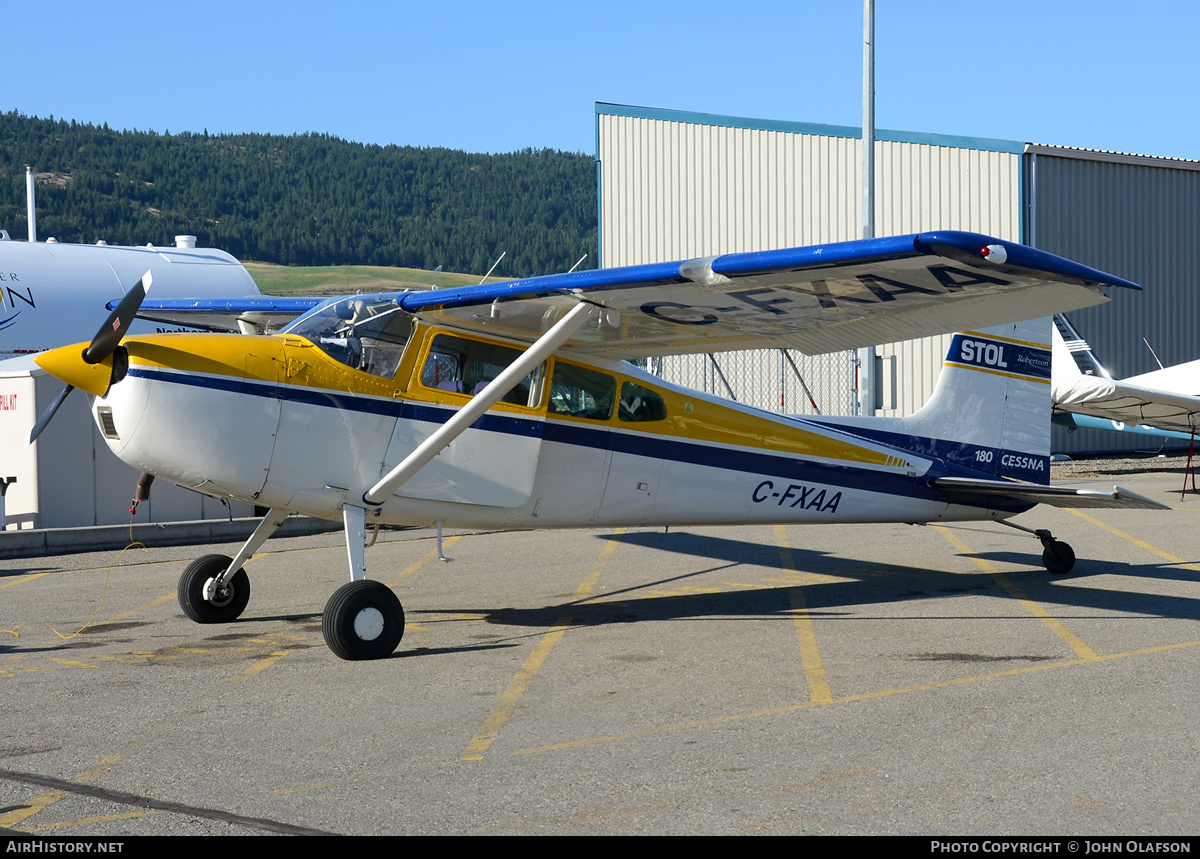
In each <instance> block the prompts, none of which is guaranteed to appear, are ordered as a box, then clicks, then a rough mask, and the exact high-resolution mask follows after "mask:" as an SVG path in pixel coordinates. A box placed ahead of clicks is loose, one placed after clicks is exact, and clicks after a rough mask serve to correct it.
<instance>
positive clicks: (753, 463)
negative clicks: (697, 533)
mask: <svg viewBox="0 0 1200 859" xmlns="http://www.w3.org/2000/svg"><path fill="white" fill-rule="evenodd" d="M129 375H130V376H134V377H137V378H142V379H148V380H153V381H161V382H170V383H173V384H180V385H191V386H194V387H198V388H207V389H210V390H218V391H227V392H229V393H236V394H249V395H251V396H257V397H264V398H267V399H278V400H281V401H285V402H295V403H303V404H307V405H313V406H322V407H325V408H332V409H339V410H342V411H350V412H360V413H364V414H375V415H384V416H388V417H395V418H398V419H405V420H416V421H426V422H429V423H437V424H441V423H445V422H446V421H447V420H449V419H450V417H451V416H452V415H453V414H454V413H455V412H456V411H457V409H454V408H451V407H445V406H436V405H431V404H426V403H416V402H413V401H411V400H385V399H381V398H375V397H362V396H355V395H353V394H346V393H341V392H338V391H330V390H327V389H321V388H306V387H301V386H298V385H278V384H270V383H264V382H258V381H254V380H250V379H232V378H229V377H220V376H198V375H192V374H187V373H179V372H163V371H160V370H155V369H149V368H146V367H131V368H130V370H129ZM472 426H473V427H475V428H478V429H482V430H485V431H488V432H498V433H504V434H508V435H518V436H523V437H527V438H537V437H541V438H542V439H543V440H544V441H550V442H556V443H559V444H566V445H575V446H579V447H587V448H593V449H600V450H611V451H613V452H614V453H622V454H628V455H631V456H644V457H647V458H650V459H661V460H666V461H669V462H677V463H683V464H688V465H697V466H704V467H708V468H720V469H724V470H728V471H736V472H739V473H744V474H752V475H756V476H763V477H767V476H769V477H775V478H782V479H787V480H793V481H797V482H806V483H818V484H825V485H827V486H834V487H840V488H845V489H860V490H866V491H870V492H880V493H884V494H890V495H899V496H904V497H907V498H914V499H923V500H928V501H935V502H945V501H947V500H949V499H950V496H948V495H947V494H946V493H945V492H943V491H940V490H938V489H934V488H933V487H931V486H930V485H929V480H930V479H931V478H933V477H941V476H945V474H946V473H947V469H946V468H945V467H944V466H943V467H942V468H937V467H936V466H935V469H934V470H932V471H931V472H930V473H928V474H926V475H923V476H920V477H909V476H907V475H904V474H898V473H896V472H892V471H877V470H872V469H866V468H859V467H856V466H853V465H834V464H830V463H823V462H814V461H812V460H808V459H804V458H803V457H801V456H799V455H796V454H784V453H774V452H767V451H752V450H746V449H742V448H736V447H730V446H726V445H719V446H717V445H712V446H710V445H706V444H702V443H699V442H695V441H688V440H683V439H679V438H671V437H665V436H661V435H657V434H653V433H648V432H646V433H643V432H636V431H633V432H631V431H621V430H616V429H614V428H612V427H608V426H596V427H592V426H586V425H583V424H577V423H574V422H568V421H558V420H544V419H541V418H536V419H533V418H527V417H522V416H517V415H505V414H499V413H495V412H489V413H487V414H485V415H484V416H483V417H482V418H480V419H479V420H478V421H476V422H475V423H474V424H472ZM838 429H839V431H842V432H844V431H845V428H843V427H839V428H838ZM901 449H903V448H901ZM953 470H954V471H955V472H960V473H961V470H960V469H953ZM998 500H999V499H992V500H991V501H990V502H989V501H988V500H986V499H980V500H979V502H978V503H977V504H971V503H970V502H966V503H967V504H968V505H969V506H980V507H986V506H989V503H991V504H997V502H998ZM956 503H964V502H963V501H962V500H961V496H960V498H959V499H956ZM1003 506H1004V509H1009V508H1010V507H1011V506H1012V505H1011V504H1005V505H1003ZM1028 506H1029V505H1027V504H1021V505H1020V509H1026V508H1027V507H1028Z"/></svg>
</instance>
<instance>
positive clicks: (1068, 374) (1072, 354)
mask: <svg viewBox="0 0 1200 859" xmlns="http://www.w3.org/2000/svg"><path fill="white" fill-rule="evenodd" d="M1052 333H1053V337H1054V356H1053V359H1052V377H1051V380H1052V381H1051V392H1052V396H1053V399H1054V412H1055V414H1056V415H1059V414H1078V415H1085V416H1088V417H1092V418H1102V419H1105V420H1109V421H1118V422H1120V423H1122V424H1126V425H1128V426H1130V427H1132V426H1137V425H1143V426H1146V427H1153V428H1155V429H1160V430H1167V431H1171V432H1176V433H1183V434H1185V435H1187V436H1189V437H1190V434H1191V433H1192V431H1193V430H1194V429H1195V428H1196V426H1197V421H1198V419H1200V395H1197V394H1193V393H1190V392H1191V391H1197V390H1200V361H1192V362H1189V363H1187V364H1179V365H1177V366H1174V367H1167V368H1165V369H1163V370H1156V371H1154V372H1152V373H1146V374H1144V375H1141V376H1132V377H1130V378H1128V379H1113V378H1112V377H1111V375H1110V374H1109V372H1108V370H1106V369H1105V368H1104V366H1103V365H1102V364H1101V363H1100V362H1099V361H1098V360H1097V359H1096V356H1095V354H1094V353H1093V352H1092V350H1091V347H1090V346H1088V344H1087V343H1086V342H1085V341H1084V340H1083V338H1082V337H1080V336H1079V333H1078V332H1077V331H1076V330H1075V328H1074V327H1073V326H1072V325H1071V323H1070V322H1069V321H1068V320H1067V319H1066V318H1065V317H1063V316H1056V317H1055V318H1054V331H1053V332H1052ZM1107 428H1108V429H1113V428H1114V427H1107Z"/></svg>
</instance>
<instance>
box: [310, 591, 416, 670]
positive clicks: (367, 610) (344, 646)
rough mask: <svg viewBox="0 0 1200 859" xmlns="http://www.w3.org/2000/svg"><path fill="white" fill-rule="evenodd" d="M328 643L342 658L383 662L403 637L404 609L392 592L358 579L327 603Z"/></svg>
mask: <svg viewBox="0 0 1200 859" xmlns="http://www.w3.org/2000/svg"><path fill="white" fill-rule="evenodd" d="M321 633H322V635H324V636H325V643H326V644H327V645H329V649H330V650H332V651H333V652H334V654H335V655H337V656H340V657H341V658H342V659H382V658H383V657H385V656H389V655H391V653H392V652H393V651H394V650H395V649H396V647H397V646H398V645H399V644H400V638H401V637H402V636H403V635H404V608H403V607H402V606H401V605H400V600H399V599H398V598H397V597H396V594H394V593H393V592H392V589H391V588H389V587H387V586H386V585H384V584H381V583H380V582H376V581H372V580H370V579H359V580H358V581H353V582H349V583H347V584H344V585H342V586H341V587H340V588H338V589H337V590H336V591H334V592H333V596H331V597H330V598H329V602H328V603H326V604H325V614H324V615H323V616H322V618H321Z"/></svg>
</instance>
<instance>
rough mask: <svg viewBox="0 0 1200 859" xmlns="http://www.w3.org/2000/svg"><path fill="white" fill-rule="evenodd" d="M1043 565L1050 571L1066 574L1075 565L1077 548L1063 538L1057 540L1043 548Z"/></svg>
mask: <svg viewBox="0 0 1200 859" xmlns="http://www.w3.org/2000/svg"><path fill="white" fill-rule="evenodd" d="M1042 566H1044V567H1045V568H1046V572H1048V573H1053V574H1054V575H1056V576H1062V575H1065V574H1067V573H1069V572H1071V569H1072V568H1073V567H1074V566H1075V550H1074V549H1072V548H1071V547H1070V546H1069V545H1067V544H1066V543H1064V542H1062V541H1061V540H1055V541H1054V542H1053V543H1051V544H1050V546H1049V547H1048V548H1046V549H1043V550H1042Z"/></svg>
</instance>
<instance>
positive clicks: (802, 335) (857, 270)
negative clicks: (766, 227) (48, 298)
mask: <svg viewBox="0 0 1200 859" xmlns="http://www.w3.org/2000/svg"><path fill="white" fill-rule="evenodd" d="M1108 286H1122V287H1127V288H1132V289H1140V287H1139V286H1137V284H1134V283H1130V282H1129V281H1126V280H1122V279H1121V278H1116V277H1113V276H1111V275H1108V274H1105V273H1103V272H1100V271H1097V270H1095V269H1092V268H1089V267H1087V266H1083V265H1080V264H1078V263H1074V262H1070V261H1069V260H1065V259H1062V258H1061V257H1057V256H1054V255H1052V254H1047V253H1044V252H1042V251H1037V250H1034V249H1032V248H1027V247H1024V246H1023V245H1018V244H1013V243H1010V242H1005V241H1001V240H999V239H994V238H991V237H988V236H983V235H979V234H976V233H964V232H953V231H945V232H930V233H921V234H917V235H907V236H896V237H891V238H882V239H865V240H861V241H854V242H840V243H836V244H826V245H815V246H812V247H804V248H790V249H784V250H774V251H762V252H755V253H736V254H725V255H722V256H716V257H706V258H701V259H693V260H684V261H679V262H669V263H653V264H648V265H639V266H629V267H624V268H611V269H598V270H594V271H583V272H573V273H567V274H557V275H549V276H546V277H535V278H526V279H521V280H512V281H506V282H503V283H493V284H483V285H479V286H471V287H461V288H451V289H434V290H426V291H413V292H404V293H399V294H397V295H396V297H395V303H396V305H397V306H398V307H400V308H401V309H403V310H406V311H408V312H410V313H413V314H417V315H419V316H421V317H423V318H425V319H426V320H427V321H430V322H434V323H437V324H440V325H445V326H449V327H454V328H460V329H465V330H470V331H475V332H479V333H490V334H495V335H499V336H504V337H509V338H513V339H517V340H523V341H527V342H533V341H535V340H537V339H538V338H539V337H541V336H542V335H543V334H544V333H545V332H546V331H547V330H548V329H549V328H550V326H551V325H552V324H553V323H554V322H555V321H556V320H557V319H559V318H561V317H562V316H563V315H564V314H565V313H566V312H567V311H568V310H570V308H571V307H572V306H574V305H575V304H577V303H579V302H580V301H581V300H582V301H584V302H586V303H589V304H593V305H598V306H600V307H603V308H605V309H607V310H608V311H610V312H609V313H607V314H605V316H606V320H605V321H606V322H607V324H601V323H599V322H595V323H592V324H589V325H588V326H586V327H584V328H583V329H581V330H579V331H578V332H576V333H575V334H574V336H573V337H572V339H571V341H570V342H569V344H568V346H569V348H572V349H578V350H581V351H586V352H587V353H588V354H592V355H597V356H606V357H613V358H624V357H628V356H630V355H645V354H654V355H678V354H688V353H695V352H721V351H733V350H741V349H760V348H781V347H788V348H794V349H799V350H800V351H802V352H805V353H808V354H819V353H823V352H831V351H836V350H840V349H851V348H857V347H860V346H869V345H874V344H879V343H887V342H892V341H897V340H907V339H912V338H915V337H925V336H929V335H932V334H940V333H944V332H946V331H954V330H958V329H964V328H973V327H977V326H981V325H994V324H1001V323H1005V322H1013V321H1016V320H1019V319H1028V318H1032V317H1037V316H1046V315H1049V314H1051V313H1054V312H1058V311H1062V310H1065V309H1071V308H1076V307H1087V306H1090V305H1093V304H1099V303H1101V302H1103V301H1105V300H1107V297H1106V296H1105V294H1104V292H1103V291H1102V289H1101V287H1108ZM306 300H309V299H277V300H275V301H276V303H277V304H278V305H279V306H278V308H277V309H272V308H271V307H269V306H268V305H269V304H270V300H269V299H265V298H264V299H263V300H262V301H253V300H251V301H241V302H225V303H223V305H222V303H220V302H192V303H190V306H184V305H187V304H188V303H187V302H160V303H157V304H153V303H151V302H147V304H146V306H144V307H143V308H142V314H141V315H143V316H145V317H147V318H153V319H159V320H162V321H167V320H170V321H173V322H176V323H178V324H184V325H196V324H198V323H197V322H195V321H188V320H189V318H190V319H193V320H201V321H206V322H207V324H209V325H212V326H214V327H216V326H217V325H218V324H224V328H223V330H236V328H237V324H236V317H237V315H238V314H239V313H240V314H244V315H246V318H247V319H248V320H250V321H253V319H254V318H256V317H255V314H257V315H258V316H263V315H269V314H271V313H277V314H278V315H280V316H281V317H282V316H283V315H285V313H286V312H291V311H298V310H299V309H300V308H301V302H303V301H306ZM311 301H313V304H312V305H310V306H316V304H317V303H323V301H324V300H320V299H316V300H311ZM303 309H307V308H303ZM168 314H170V315H168ZM206 314H207V316H206ZM219 318H223V319H224V320H225V321H224V323H218V322H217V321H216V320H218V319H219Z"/></svg>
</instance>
